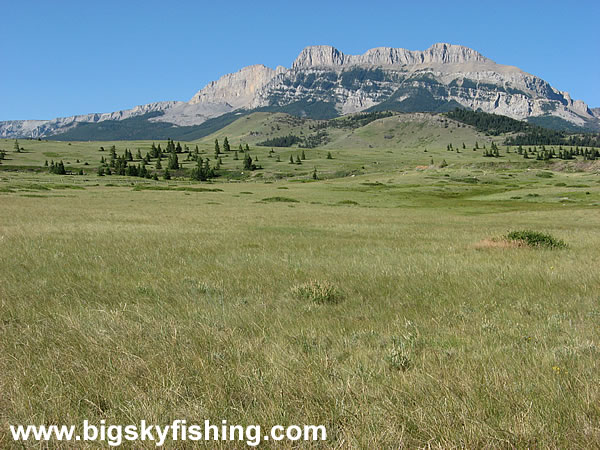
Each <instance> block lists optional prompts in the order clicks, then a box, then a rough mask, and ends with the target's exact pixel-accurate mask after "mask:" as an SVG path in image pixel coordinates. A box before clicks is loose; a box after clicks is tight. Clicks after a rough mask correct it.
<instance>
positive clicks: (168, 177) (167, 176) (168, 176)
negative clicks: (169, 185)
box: [163, 168, 171, 180]
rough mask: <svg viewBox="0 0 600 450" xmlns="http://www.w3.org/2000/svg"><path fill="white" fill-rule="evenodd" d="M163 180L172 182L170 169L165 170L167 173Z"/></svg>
mask: <svg viewBox="0 0 600 450" xmlns="http://www.w3.org/2000/svg"><path fill="white" fill-rule="evenodd" d="M163 178H164V179H165V180H170V179H171V174H170V173H169V169H168V168H167V169H165V173H164V174H163Z"/></svg>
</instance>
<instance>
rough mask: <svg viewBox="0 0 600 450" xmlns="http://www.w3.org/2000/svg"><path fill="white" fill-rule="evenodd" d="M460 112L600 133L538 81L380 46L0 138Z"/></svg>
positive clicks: (443, 53)
mask: <svg viewBox="0 0 600 450" xmlns="http://www.w3.org/2000/svg"><path fill="white" fill-rule="evenodd" d="M457 106H459V107H463V108H468V109H472V110H481V111H484V112H489V113H495V114H502V115H506V116H509V117H512V118H515V119H521V120H522V119H527V120H532V121H533V122H535V123H540V121H543V122H544V123H546V124H549V125H550V126H554V127H560V128H573V129H578V128H581V127H586V128H590V129H597V128H600V111H598V110H597V109H594V110H592V109H590V108H589V107H588V106H587V105H586V104H585V103H584V102H583V101H581V100H572V99H571V97H570V96H569V94H568V93H567V92H562V91H559V90H557V89H555V88H554V87H552V86H550V84H549V83H547V82H546V81H544V80H542V79H541V78H538V77H536V76H534V75H531V74H528V73H525V72H523V71H521V70H520V69H518V68H517V67H513V66H506V65H501V64H497V63H495V62H494V61H492V60H490V59H488V58H486V57H485V56H483V55H482V54H480V53H478V52H477V51H475V50H472V49H470V48H467V47H463V46H459V45H451V44H443V43H439V44H434V45H433V46H431V47H430V48H429V49H427V50H424V51H411V50H406V49H402V48H390V47H380V48H374V49H371V50H368V51H367V52H365V53H364V54H362V55H346V54H344V53H342V52H340V51H339V50H337V49H336V48H334V47H331V46H326V45H320V46H311V47H306V48H305V49H304V50H302V52H301V53H300V55H299V56H298V57H297V58H296V60H295V61H294V62H293V63H292V66H291V68H289V69H286V68H284V67H282V66H279V67H277V68H276V69H275V70H273V69H271V68H268V67H266V66H264V65H253V66H248V67H245V68H243V69H241V70H239V71H238V72H235V73H232V74H227V75H224V76H223V77H221V78H220V79H219V80H217V81H213V82H211V83H209V84H208V85H207V86H206V87H204V88H203V89H201V90H200V91H198V92H197V93H196V94H195V95H194V96H193V97H192V98H191V99H190V101H189V102H158V103H152V104H148V105H141V106H138V107H136V108H133V109H131V110H126V111H118V112H115V113H107V114H89V115H84V116H73V117H68V118H59V119H53V120H50V121H10V122H0V137H7V138H11V137H34V138H35V137H48V136H56V138H58V139H60V138H65V139H66V138H68V137H69V136H73V134H74V133H75V135H77V136H80V137H82V138H87V139H97V138H98V136H99V135H102V136H104V134H105V131H106V129H107V125H108V124H105V125H102V122H105V121H110V122H111V123H110V128H111V129H112V130H114V131H115V132H116V131H117V128H118V125H119V124H118V122H120V121H126V120H129V119H132V118H134V117H138V118H140V120H138V121H137V122H139V123H138V125H136V126H137V129H138V131H137V133H138V135H136V137H138V138H141V137H146V138H158V137H161V136H162V135H159V134H156V133H161V132H162V131H164V130H165V128H169V127H170V128H172V133H173V134H174V135H175V136H181V135H189V134H190V133H191V134H193V130H192V129H188V128H187V127H194V126H197V125H200V124H203V123H205V122H207V121H209V120H211V119H214V118H217V117H220V116H223V115H226V114H229V113H231V112H233V111H243V112H244V113H247V112H250V111H255V110H263V111H271V112H277V111H281V112H287V113H290V114H294V115H297V116H300V117H309V118H320V119H325V118H332V117H336V116H339V115H344V114H349V113H354V112H359V111H383V110H394V111H401V112H439V111H448V110H451V109H453V108H455V107H457ZM150 113H153V114H152V115H148V114H150ZM154 113H156V114H154ZM142 121H146V123H147V126H146V127H143V126H141V122H142ZM536 121H537V122H536ZM130 122H131V121H130ZM130 122H129V124H130ZM165 124H170V125H169V127H166V126H165ZM123 126H124V127H128V126H129V125H127V124H124V125H123ZM78 127H79V130H77V128H78ZM182 127H184V128H182ZM179 128H182V129H179ZM74 130H77V131H74ZM139 133H141V135H139ZM117 134H118V135H123V134H127V133H120V132H119V133H117Z"/></svg>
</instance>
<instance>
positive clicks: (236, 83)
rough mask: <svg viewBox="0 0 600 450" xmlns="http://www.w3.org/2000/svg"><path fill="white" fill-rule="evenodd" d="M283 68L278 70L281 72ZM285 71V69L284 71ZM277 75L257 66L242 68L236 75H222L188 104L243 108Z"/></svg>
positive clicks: (273, 71) (259, 65) (266, 68)
mask: <svg viewBox="0 0 600 450" xmlns="http://www.w3.org/2000/svg"><path fill="white" fill-rule="evenodd" d="M281 69H283V68H278V70H280V71H281ZM284 70H285V69H284ZM276 74H277V71H276V70H273V69H271V68H269V67H266V66H263V65H262V64H257V65H254V66H248V67H244V68H243V69H242V70H240V71H238V72H236V73H230V74H228V75H224V76H222V77H221V78H219V80H217V81H212V82H210V83H209V84H208V85H207V86H206V87H205V88H204V89H202V90H200V91H198V92H197V93H196V95H194V96H193V97H192V99H191V100H190V104H192V105H194V104H198V103H204V104H212V105H218V104H228V105H230V106H231V107H232V108H233V109H238V108H245V107H247V106H248V105H250V104H251V103H252V100H253V99H254V96H255V94H256V92H257V91H258V90H260V89H262V88H263V87H264V86H265V85H266V84H267V83H268V82H269V81H271V80H272V79H273V77H275V75H276Z"/></svg>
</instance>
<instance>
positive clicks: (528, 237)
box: [507, 230, 567, 248]
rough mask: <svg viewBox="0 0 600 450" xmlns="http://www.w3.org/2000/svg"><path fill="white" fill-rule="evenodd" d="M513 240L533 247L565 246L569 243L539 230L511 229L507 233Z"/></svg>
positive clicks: (508, 237)
mask: <svg viewBox="0 0 600 450" xmlns="http://www.w3.org/2000/svg"><path fill="white" fill-rule="evenodd" d="M507 239H509V240H511V241H522V242H525V243H526V244H527V245H529V246H531V247H546V248H565V247H566V246H567V245H566V244H565V243H564V242H563V241H562V240H560V239H556V238H555V237H552V236H550V235H549V234H545V233H540V232H537V231H530V230H525V231H511V232H510V233H508V235H507Z"/></svg>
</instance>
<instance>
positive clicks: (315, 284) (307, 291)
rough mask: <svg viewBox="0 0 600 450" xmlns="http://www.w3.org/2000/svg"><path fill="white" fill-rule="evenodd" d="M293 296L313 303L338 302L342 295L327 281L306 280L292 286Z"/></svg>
mask: <svg viewBox="0 0 600 450" xmlns="http://www.w3.org/2000/svg"><path fill="white" fill-rule="evenodd" d="M292 294H293V295H294V297H296V298H298V299H300V300H310V301H312V302H315V303H338V302H339V301H340V300H341V299H342V297H343V295H342V293H341V292H340V291H339V290H338V288H337V287H336V286H335V285H334V284H332V283H330V282H329V281H315V280H313V281H308V282H306V283H302V284H299V285H296V286H294V287H293V288H292Z"/></svg>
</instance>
